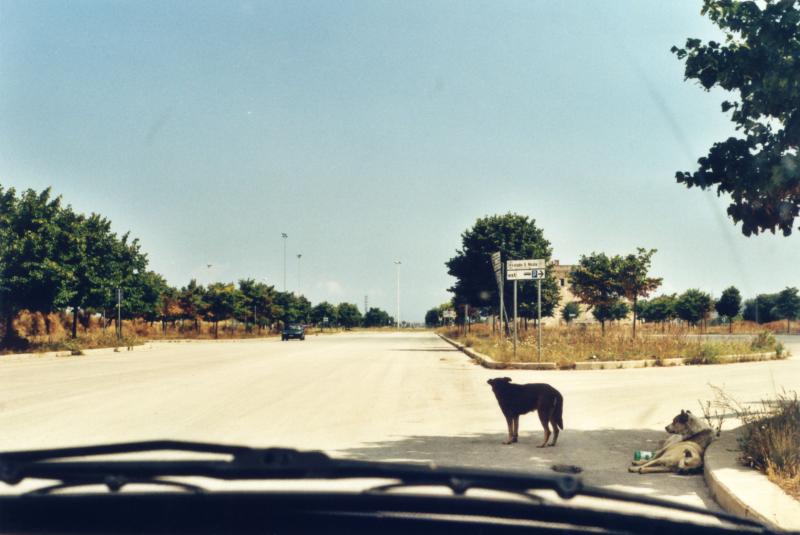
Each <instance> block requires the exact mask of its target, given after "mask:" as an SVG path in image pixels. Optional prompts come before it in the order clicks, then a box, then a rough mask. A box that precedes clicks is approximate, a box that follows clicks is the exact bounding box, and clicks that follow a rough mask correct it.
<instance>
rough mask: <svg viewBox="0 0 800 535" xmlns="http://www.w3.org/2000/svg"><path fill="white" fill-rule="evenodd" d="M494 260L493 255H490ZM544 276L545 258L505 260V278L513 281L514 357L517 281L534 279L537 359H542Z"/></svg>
mask: <svg viewBox="0 0 800 535" xmlns="http://www.w3.org/2000/svg"><path fill="white" fill-rule="evenodd" d="M492 256H493V258H492V260H494V255H492ZM544 277H545V259H544V258H532V259H527V260H509V261H507V262H506V280H510V281H514V358H516V356H517V281H528V280H535V281H536V285H537V291H536V301H537V305H536V308H537V315H536V317H537V319H536V325H537V335H536V348H537V354H538V360H540V361H541V360H542V279H543V278H544Z"/></svg>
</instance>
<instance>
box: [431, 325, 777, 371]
mask: <svg viewBox="0 0 800 535" xmlns="http://www.w3.org/2000/svg"><path fill="white" fill-rule="evenodd" d="M436 335H437V336H438V337H439V338H441V339H442V340H444V341H445V342H447V343H448V344H450V345H452V346H453V347H455V348H456V349H458V350H460V351H462V352H463V353H464V354H465V355H467V356H468V357H470V358H471V359H473V360H475V361H477V362H478V364H480V365H481V366H483V367H484V368H491V369H496V370H499V369H507V370H559V369H562V368H559V367H558V366H556V364H555V363H554V362H497V361H496V360H494V359H493V358H492V357H490V356H488V355H484V354H483V353H478V352H477V351H475V350H474V349H472V348H469V347H467V346H465V345H464V344H462V343H460V342H457V341H455V340H453V339H451V338H448V337H446V336H445V335H443V334H440V333H436ZM775 359H776V357H775V353H774V352H772V351H770V352H766V353H751V354H749V355H722V356H720V357H718V360H720V361H721V363H725V364H730V363H735V362H753V361H763V360H775ZM686 360H687V359H685V358H683V357H674V358H667V359H660V360H658V359H639V360H587V361H582V362H576V363H575V365H574V366H573V367H572V368H570V369H574V370H622V369H629V368H656V367H668V366H690V364H686ZM709 366H711V365H710V364H709ZM563 369H567V368H563Z"/></svg>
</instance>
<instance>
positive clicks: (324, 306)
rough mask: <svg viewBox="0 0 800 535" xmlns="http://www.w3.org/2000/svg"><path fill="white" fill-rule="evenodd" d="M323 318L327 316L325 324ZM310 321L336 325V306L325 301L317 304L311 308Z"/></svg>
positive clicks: (318, 323)
mask: <svg viewBox="0 0 800 535" xmlns="http://www.w3.org/2000/svg"><path fill="white" fill-rule="evenodd" d="M325 318H328V322H327V324H326V323H325ZM311 321H312V322H313V323H315V324H317V325H323V324H324V325H330V326H333V325H336V324H337V322H338V316H337V315H336V307H335V306H334V305H332V304H331V303H328V302H327V301H323V302H321V303H319V304H317V305H316V306H315V307H314V308H312V309H311Z"/></svg>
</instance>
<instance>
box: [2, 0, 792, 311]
mask: <svg viewBox="0 0 800 535" xmlns="http://www.w3.org/2000/svg"><path fill="white" fill-rule="evenodd" d="M700 5H701V2H699V1H697V2H695V1H690V0H686V1H681V2H662V1H645V0H630V1H616V2H588V1H587V2H544V1H530V2H480V3H479V2H444V1H440V2H413V1H409V2H388V1H387V2H378V1H370V2H367V1H364V2H327V1H316V2H301V1H292V2H288V1H287V2H234V1H232V2H194V1H192V2H189V1H186V2H143V1H135V2H134V1H131V2H121V1H120V2H29V1H8V0H0V183H2V184H3V185H4V186H14V187H16V188H19V189H23V188H28V187H31V188H35V189H41V188H44V187H47V186H52V187H53V189H54V191H55V192H57V193H59V194H62V195H63V196H64V198H65V200H66V201H67V202H69V203H71V204H72V205H73V206H74V207H75V208H77V209H78V210H81V211H86V212H89V211H95V212H99V213H102V214H104V215H106V216H108V217H109V218H110V219H111V220H112V221H113V223H114V228H115V229H116V230H118V231H120V232H124V231H128V230H129V231H131V234H132V235H133V236H136V237H138V238H140V239H141V241H142V243H143V245H144V249H145V250H146V251H147V253H148V254H149V257H150V261H151V267H152V268H153V269H155V270H156V271H159V272H160V273H162V274H164V275H165V276H166V277H167V279H168V280H169V281H170V282H171V283H172V284H175V285H178V286H180V285H183V284H185V283H186V282H188V280H189V279H190V278H192V277H195V278H197V279H198V280H199V281H200V282H203V283H207V282H209V281H211V280H226V281H227V280H236V279H239V278H242V277H254V278H258V279H264V278H266V279H267V280H269V281H270V282H272V283H275V284H276V286H277V287H278V288H279V289H280V288H281V287H282V286H283V282H282V280H283V259H282V251H283V249H282V240H281V232H286V233H288V234H289V239H288V242H287V249H288V253H289V260H288V271H287V286H288V289H290V290H298V289H299V290H300V291H301V292H302V293H304V294H306V295H307V296H308V297H309V298H310V299H311V300H312V301H314V302H317V301H321V300H329V301H332V302H340V301H349V302H355V303H358V304H359V306H362V305H363V301H364V296H365V295H368V296H369V302H370V305H371V306H380V307H382V308H384V309H386V310H388V311H390V312H392V313H393V311H394V284H395V271H394V265H393V261H394V260H395V259H400V260H401V261H402V262H403V264H402V267H401V292H402V297H401V301H402V313H401V316H402V317H403V318H404V319H409V320H421V319H422V317H423V315H424V312H425V310H427V309H428V308H430V307H431V306H434V305H437V304H439V303H441V302H443V301H445V300H446V299H447V298H448V293H447V291H446V288H447V287H448V286H449V285H450V284H451V283H452V281H451V279H450V277H449V276H448V275H447V273H446V269H445V267H444V262H445V261H446V260H447V259H448V258H449V257H451V256H452V255H453V254H454V252H455V250H456V249H457V248H458V247H459V246H460V234H461V232H463V231H464V230H465V229H466V228H467V227H469V226H470V225H471V224H472V223H474V221H475V219H476V218H478V217H481V216H485V215H489V214H495V213H505V212H509V211H513V212H518V213H522V214H526V215H529V216H531V217H533V218H534V219H535V220H536V222H537V224H539V225H540V226H541V227H542V228H543V229H544V232H545V236H546V237H547V238H548V239H549V240H550V241H551V243H552V245H553V249H554V256H555V258H558V259H560V260H561V262H562V263H572V262H574V261H575V260H577V258H578V257H579V256H580V255H581V254H587V253H590V252H592V251H604V252H607V253H611V254H616V253H626V252H631V251H633V250H635V248H636V247H637V246H644V247H654V248H657V249H658V253H657V254H656V256H655V257H654V262H653V271H654V274H655V275H657V276H661V277H664V287H663V290H664V291H668V292H673V291H683V290H684V289H686V288H689V287H700V288H703V289H705V290H707V291H711V292H713V293H715V294H717V295H718V294H719V293H720V292H721V290H722V289H724V288H725V287H727V286H729V285H731V284H734V285H736V286H738V287H739V288H740V289H741V290H742V291H743V293H744V294H745V295H747V296H749V295H751V294H753V293H755V292H764V291H777V290H780V289H782V288H783V287H784V286H786V285H797V284H798V280H797V275H796V274H797V265H798V262H799V261H800V247H798V245H800V243H799V242H798V237H797V235H796V234H795V235H794V236H792V237H790V238H783V237H780V236H772V235H764V236H759V237H757V238H745V237H744V236H742V235H741V232H740V230H739V228H738V227H734V226H733V224H732V223H731V222H730V220H728V219H727V218H726V215H725V204H726V203H725V202H724V199H718V198H717V197H716V196H715V195H714V194H713V193H709V192H706V193H702V192H700V191H699V190H686V189H685V188H683V187H682V186H679V185H677V184H676V183H675V180H674V174H675V171H677V170H690V169H693V168H694V161H695V160H696V159H697V158H698V157H699V156H702V155H704V154H705V152H706V151H707V149H708V147H709V146H710V145H711V144H712V143H713V142H714V141H717V140H721V139H724V138H725V137H727V136H729V135H732V134H733V133H734V132H733V130H732V126H731V124H730V122H729V120H728V119H727V117H726V116H725V115H723V114H722V113H721V112H720V110H719V104H720V102H721V101H722V100H723V98H724V95H723V94H722V93H720V92H711V93H706V92H704V91H702V90H701V89H700V88H699V87H698V86H696V85H695V84H693V83H688V82H684V81H683V70H682V65H681V63H680V62H679V61H678V60H677V59H675V57H674V56H673V55H672V54H671V53H670V52H669V48H670V47H671V46H672V45H673V44H678V45H679V44H682V43H683V42H684V40H685V38H686V37H689V36H692V37H702V38H709V37H714V36H716V35H717V34H716V33H715V30H714V28H713V27H712V26H711V24H710V23H709V22H708V21H706V20H705V19H703V18H702V17H701V16H700V13H699V12H700ZM297 254H302V255H303V256H302V259H301V263H300V270H299V274H298V264H297V259H296V255H297ZM207 264H212V267H211V268H207V267H206V266H207ZM298 275H299V276H298Z"/></svg>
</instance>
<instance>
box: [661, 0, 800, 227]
mask: <svg viewBox="0 0 800 535" xmlns="http://www.w3.org/2000/svg"><path fill="white" fill-rule="evenodd" d="M701 12H702V14H703V15H706V16H708V17H709V18H710V19H711V21H712V22H713V23H714V24H716V25H717V26H718V27H719V28H720V29H721V30H722V31H723V33H724V34H725V42H724V43H718V42H715V41H708V42H707V43H703V42H702V41H701V40H700V39H695V38H689V39H687V40H686V43H685V45H684V46H683V47H681V48H678V47H672V51H673V53H675V55H676V56H677V57H678V59H680V60H682V61H684V63H685V71H684V75H685V78H686V79H687V80H696V81H697V82H699V84H700V85H701V86H702V87H703V88H704V89H706V90H710V89H711V88H713V87H719V88H722V89H724V90H726V91H728V92H731V93H733V94H734V95H735V97H736V98H734V99H732V100H725V101H723V102H722V111H723V113H727V112H731V116H730V117H731V121H733V123H734V124H735V125H736V129H737V130H738V132H739V133H740V134H741V135H740V136H738V137H729V138H728V139H726V140H724V141H720V142H717V143H714V145H712V147H711V149H710V150H709V152H708V154H707V155H706V156H704V157H702V158H700V159H699V160H698V164H699V168H698V169H697V170H696V171H694V172H688V171H686V172H678V173H677V174H676V178H677V180H678V182H679V183H682V184H685V185H686V186H687V187H689V188H691V187H699V188H701V189H704V190H705V189H711V188H716V191H717V194H718V195H726V196H728V195H729V196H730V199H731V201H730V204H729V206H728V214H729V215H730V216H731V217H732V218H733V220H734V221H735V222H736V223H739V222H741V223H742V232H743V233H744V234H745V235H746V236H750V235H751V234H758V233H759V232H762V231H765V230H769V231H771V232H773V233H775V231H776V230H780V231H781V232H783V234H784V235H786V236H788V235H790V234H791V232H792V227H793V225H794V221H795V219H796V218H797V216H798V213H799V212H800V156H798V152H797V150H798V145H800V109H799V108H798V103H800V77H798V76H797V72H798V65H800V8H798V3H797V2H794V1H786V0H765V1H764V2H763V3H759V2H752V1H744V2H743V1H734V0H704V2H703V8H702V11H701Z"/></svg>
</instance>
